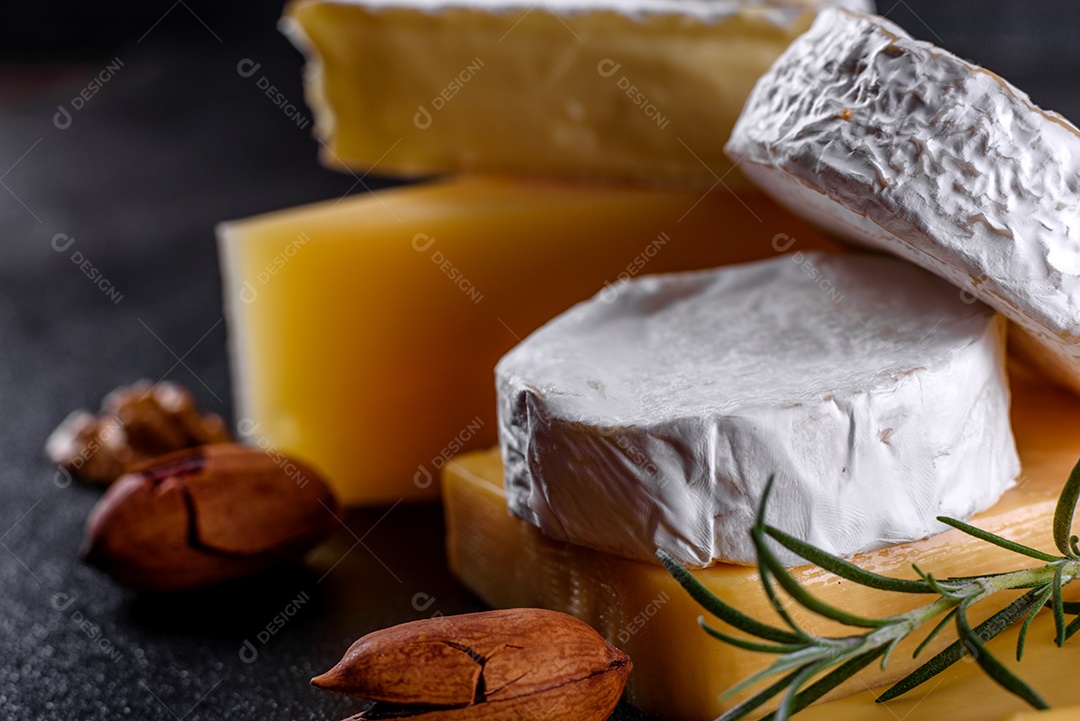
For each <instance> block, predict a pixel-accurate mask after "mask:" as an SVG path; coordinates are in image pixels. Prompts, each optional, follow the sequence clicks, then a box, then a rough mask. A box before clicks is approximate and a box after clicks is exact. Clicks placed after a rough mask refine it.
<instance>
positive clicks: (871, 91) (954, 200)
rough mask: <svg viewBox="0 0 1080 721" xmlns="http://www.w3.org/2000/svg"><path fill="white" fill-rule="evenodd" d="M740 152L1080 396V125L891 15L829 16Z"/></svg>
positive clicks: (735, 142) (798, 45)
mask: <svg viewBox="0 0 1080 721" xmlns="http://www.w3.org/2000/svg"><path fill="white" fill-rule="evenodd" d="M728 153H729V154H730V155H731V157H732V158H735V159H737V160H738V161H739V167H740V169H742V171H743V172H744V173H745V174H746V175H748V176H749V177H750V178H751V179H752V180H753V181H754V182H756V183H757V184H758V185H760V186H761V187H762V188H764V189H766V190H767V191H769V192H770V193H772V194H773V195H774V196H775V197H776V198H777V199H778V200H780V201H781V202H782V203H784V204H786V205H787V206H789V207H790V208H792V209H793V210H794V211H795V212H798V213H800V214H802V215H804V216H805V217H807V218H810V219H812V220H813V221H815V222H816V223H818V224H820V225H821V226H823V227H825V228H827V229H829V230H831V231H834V232H836V233H838V234H840V235H841V236H843V237H846V238H848V239H850V240H852V241H854V242H856V243H859V244H863V245H867V246H871V247H874V248H879V249H883V250H888V251H891V252H893V253H896V254H897V255H899V256H901V257H903V258H906V259H907V260H909V261H912V262H914V263H916V264H918V265H921V266H922V267H924V268H926V269H928V270H930V271H932V272H934V273H937V274H939V275H941V276H943V277H945V278H947V279H948V280H950V281H952V282H953V283H954V284H956V285H957V286H959V287H960V288H962V289H964V291H965V293H967V294H970V296H969V297H973V298H979V299H981V300H983V301H984V302H986V303H988V304H989V305H991V306H993V307H994V308H996V309H997V310H999V311H1000V312H1001V313H1003V314H1005V315H1006V316H1008V317H1009V318H1010V319H1011V320H1013V321H1015V323H1016V324H1017V326H1019V331H1018V332H1017V333H1015V334H1014V338H1015V340H1016V341H1017V345H1018V347H1020V348H1021V349H1022V350H1024V351H1025V352H1026V354H1027V355H1028V356H1030V357H1031V358H1033V359H1034V360H1035V361H1037V362H1038V363H1040V365H1041V366H1042V367H1043V369H1044V372H1046V373H1048V374H1049V375H1050V376H1051V377H1053V378H1054V379H1056V380H1058V381H1060V382H1062V383H1065V384H1067V385H1069V386H1070V387H1071V388H1073V389H1074V390H1077V391H1080V180H1078V178H1080V175H1078V169H1080V130H1077V128H1076V127H1074V126H1073V125H1071V124H1070V123H1069V122H1068V121H1066V120H1065V119H1064V118H1062V117H1061V116H1060V115H1057V114H1055V113H1050V112H1046V111H1044V110H1042V109H1040V108H1038V107H1036V106H1035V105H1034V104H1032V102H1031V100H1029V99H1028V97H1027V95H1025V94H1024V93H1023V92H1021V91H1019V90H1017V89H1016V88H1015V87H1013V86H1012V85H1010V84H1009V83H1007V82H1006V81H1004V80H1003V79H1001V78H1000V77H998V76H997V75H994V74H993V73H991V72H989V71H987V70H984V69H982V68H980V67H976V66H974V65H972V64H970V63H968V62H965V61H964V60H961V59H960V58H958V57H956V56H954V55H951V54H950V53H948V52H946V51H945V50H942V49H941V48H938V47H935V46H933V45H931V44H929V43H925V42H921V41H918V40H914V39H912V38H911V37H910V36H909V35H908V34H907V33H905V32H904V31H903V30H902V29H900V28H899V27H897V26H896V25H894V24H893V23H891V22H889V21H887V20H884V19H883V18H879V17H874V16H870V15H863V14H859V13H853V12H849V11H847V10H842V9H835V8H834V9H830V10H827V11H824V12H823V13H822V14H821V15H820V16H819V18H818V19H817V20H816V21H815V23H814V25H813V27H812V28H811V29H810V31H809V32H807V33H806V34H805V35H803V36H802V37H801V38H799V39H798V40H797V41H796V42H795V43H793V44H792V45H791V47H790V48H788V50H787V51H786V52H785V53H784V54H783V56H781V58H780V59H779V60H778V61H777V62H776V64H775V65H773V67H772V69H771V70H770V71H769V72H768V73H767V74H766V75H765V76H764V77H763V78H762V79H761V81H760V82H759V83H758V84H757V87H756V88H755V89H754V92H753V93H752V94H751V96H750V99H749V100H748V101H747V105H746V109H745V110H744V112H743V115H742V117H741V118H740V120H739V122H738V124H737V125H736V127H735V130H734V132H733V135H732V138H731V141H730V143H729V145H728Z"/></svg>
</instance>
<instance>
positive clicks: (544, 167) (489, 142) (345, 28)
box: [282, 0, 869, 188]
mask: <svg viewBox="0 0 1080 721" xmlns="http://www.w3.org/2000/svg"><path fill="white" fill-rule="evenodd" d="M825 4H834V3H830V2H825V1H823V0H805V1H804V2H801V3H792V2H748V1H746V0H742V1H740V2H731V3H723V4H721V3H708V2H701V3H696V2H674V1H671V2H652V1H650V0H638V1H635V0H630V1H628V2H618V1H609V0H599V2H597V1H596V0H592V1H590V2H585V3H582V2H576V3H575V2H564V3H560V2H554V3H547V2H544V3H534V2H532V1H531V0H528V1H523V0H506V2H485V1H484V0H458V1H456V2H452V3H448V4H446V5H442V4H440V3H438V2H431V1H430V0H401V1H400V2H383V1H381V0H373V1H354V0H299V1H298V2H293V3H292V4H290V5H289V6H288V9H287V11H286V15H285V18H284V19H283V22H282V27H283V28H284V29H285V31H286V33H287V34H288V35H289V36H290V37H291V38H292V39H293V41H294V42H295V43H296V44H297V46H298V47H300V48H301V49H302V50H304V51H305V53H306V54H307V57H308V68H307V97H308V102H309V104H310V105H311V106H312V107H313V109H314V111H315V119H316V132H317V134H318V135H319V136H320V137H321V138H322V139H323V141H324V143H325V146H324V152H323V160H324V162H326V163H327V164H329V165H331V166H346V167H350V168H354V169H357V170H364V171H368V170H374V171H375V172H377V173H380V174H384V175H385V174H391V175H405V176H414V175H423V174H432V173H441V172H447V171H457V170H462V169H465V170H473V171H485V172H500V173H502V172H506V173H515V174H518V173H520V174H527V175H532V176H535V175H548V176H563V177H566V176H569V177H603V178H617V179H627V178H632V179H639V180H644V181H648V182H677V183H688V184H696V185H700V186H702V187H706V188H707V187H712V186H714V185H715V184H716V181H717V179H718V178H721V177H725V176H727V175H728V171H729V170H730V169H731V162H730V160H729V159H728V158H727V156H726V155H725V154H724V151H723V147H724V143H725V142H726V141H727V138H728V136H729V135H730V133H731V129H732V127H733V126H734V123H735V120H736V119H737V118H738V116H739V113H740V111H741V110H742V107H743V103H744V102H745V100H746V98H747V96H748V95H749V93H750V90H751V89H752V88H753V85H754V83H755V82H756V81H757V79H758V78H759V77H760V76H761V75H762V74H763V73H764V72H765V71H766V70H767V69H768V68H769V66H770V65H771V64H772V62H773V61H774V60H775V59H776V58H777V57H778V56H779V55H780V53H781V52H782V51H783V50H784V49H785V48H786V47H787V46H788V44H789V43H790V42H791V40H792V39H794V38H795V37H796V36H798V35H799V34H801V33H802V32H803V31H804V30H806V29H807V28H808V27H809V24H810V22H811V21H812V19H813V17H814V11H815V9H816V8H818V7H820V6H822V5H825ZM844 4H847V5H848V6H851V7H859V8H867V7H868V6H869V3H868V2H863V1H861V0H848V1H847V2H845V3H844ZM734 180H735V179H734V177H732V176H728V177H726V181H727V182H728V183H731V182H733V181H734Z"/></svg>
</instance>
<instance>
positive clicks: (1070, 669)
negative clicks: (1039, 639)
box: [1004, 617, 1080, 721]
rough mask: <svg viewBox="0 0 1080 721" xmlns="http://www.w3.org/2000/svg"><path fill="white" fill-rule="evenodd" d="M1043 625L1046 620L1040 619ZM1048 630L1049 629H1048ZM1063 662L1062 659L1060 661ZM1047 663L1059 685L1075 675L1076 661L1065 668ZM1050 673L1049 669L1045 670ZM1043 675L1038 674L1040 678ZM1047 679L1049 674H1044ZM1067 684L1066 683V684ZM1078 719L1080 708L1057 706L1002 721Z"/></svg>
mask: <svg viewBox="0 0 1080 721" xmlns="http://www.w3.org/2000/svg"><path fill="white" fill-rule="evenodd" d="M1040 620H1041V621H1043V623H1044V625H1045V622H1046V618H1045V617H1043V618H1042V619H1040ZM1048 630H1049V628H1048ZM1062 660H1064V659H1062ZM1047 663H1049V664H1053V665H1054V666H1056V667H1057V673H1058V683H1061V680H1062V679H1068V678H1070V676H1071V675H1075V674H1076V660H1075V659H1073V660H1072V665H1070V666H1066V665H1064V664H1060V665H1059V663H1058V659H1047ZM1046 670H1047V671H1050V669H1046ZM1041 675H1043V674H1042V673H1040V676H1041ZM1045 675H1046V676H1047V677H1049V673H1047V674H1045ZM1067 683H1069V682H1068V681H1066V684H1067ZM1077 719H1080V706H1059V707H1057V708H1054V709H1051V710H1049V711H1031V710H1029V711H1019V712H1017V713H1014V714H1011V715H1010V716H1009V717H1008V718H1007V719H1004V721H1076V720H1077Z"/></svg>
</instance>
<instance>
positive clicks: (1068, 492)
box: [656, 462, 1080, 721]
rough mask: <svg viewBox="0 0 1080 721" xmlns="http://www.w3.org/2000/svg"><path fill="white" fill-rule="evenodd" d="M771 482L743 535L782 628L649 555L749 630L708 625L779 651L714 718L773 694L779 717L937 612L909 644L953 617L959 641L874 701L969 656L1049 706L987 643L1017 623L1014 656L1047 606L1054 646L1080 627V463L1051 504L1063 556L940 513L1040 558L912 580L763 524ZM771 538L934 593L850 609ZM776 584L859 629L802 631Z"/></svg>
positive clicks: (903, 587)
mask: <svg viewBox="0 0 1080 721" xmlns="http://www.w3.org/2000/svg"><path fill="white" fill-rule="evenodd" d="M773 481H774V479H773V478H769V480H768V483H767V484H766V487H765V492H764V494H763V495H762V499H761V503H760V505H759V508H758V516H757V519H756V521H755V523H754V526H753V528H752V529H751V532H750V533H751V537H752V539H753V542H754V548H755V550H756V552H757V559H758V572H759V575H760V578H761V583H762V586H763V587H764V590H765V594H766V597H767V598H768V600H769V603H770V605H771V606H772V607H773V609H774V610H775V611H776V612H777V614H778V615H779V617H780V620H781V621H783V624H784V625H785V626H787V628H781V627H777V626H774V625H770V624H766V623H762V622H761V621H758V620H756V619H754V618H752V617H750V616H748V615H746V614H745V613H743V612H742V611H739V610H738V609H736V608H734V607H733V606H731V605H730V604H728V603H726V602H725V601H723V600H722V599H720V598H718V597H717V596H716V595H714V594H713V593H712V592H710V591H709V590H708V589H707V588H705V587H704V586H703V585H701V584H700V583H698V581H697V580H696V579H695V578H694V577H693V575H691V574H690V573H689V572H688V571H687V570H686V569H685V568H683V567H682V565H681V564H680V563H679V562H678V561H677V560H675V558H674V557H673V556H671V555H670V554H669V553H667V552H666V551H664V550H659V551H657V553H656V555H657V558H659V559H660V562H661V563H663V564H664V566H665V567H666V568H667V569H668V571H669V572H670V573H671V574H672V576H674V578H675V580H676V581H678V582H679V584H680V585H681V586H682V587H683V588H684V589H685V590H686V591H687V592H688V593H689V594H690V595H691V597H693V598H694V600H696V601H697V602H698V603H699V604H700V605H701V606H702V608H704V609H705V610H706V611H708V612H709V613H711V614H712V615H713V616H715V617H717V618H718V619H720V620H721V621H722V622H724V623H726V624H727V625H729V626H731V627H733V628H735V629H737V630H739V631H742V632H743V633H744V634H747V635H748V636H750V638H745V637H742V636H736V635H732V634H729V633H726V632H724V631H721V630H719V629H717V628H714V627H713V626H711V625H709V624H707V623H706V622H705V621H704V619H699V622H700V623H701V626H702V628H703V629H704V630H705V632H706V633H708V634H709V635H711V636H712V637H714V638H716V639H718V640H720V641H723V642H724V643H728V644H731V645H734V646H737V647H739V648H743V649H747V650H750V651H755V652H760V653H770V654H775V655H776V656H777V658H776V660H775V661H773V663H772V664H770V665H769V666H768V667H766V668H765V669H763V670H761V671H759V672H758V673H756V674H754V675H752V676H750V677H749V678H747V679H745V680H744V681H742V682H741V683H739V684H738V685H736V686H735V687H734V688H732V689H731V690H729V691H728V692H727V694H728V695H729V696H731V695H734V694H738V693H741V692H743V691H745V690H747V689H749V688H752V687H755V686H757V685H759V684H761V683H763V682H766V681H769V683H768V685H767V686H765V687H764V688H762V689H761V690H760V691H758V692H757V693H755V694H754V695H753V696H751V697H749V698H748V699H746V700H745V701H743V702H742V703H740V704H738V705H737V706H735V707H734V708H732V709H731V710H729V711H728V712H726V713H725V714H723V715H722V716H720V718H719V719H717V721H736V720H737V719H741V718H744V717H746V716H748V715H749V714H751V713H753V712H754V711H756V710H757V709H759V708H760V707H762V706H764V705H765V704H766V703H769V702H770V701H772V700H773V699H775V698H776V697H777V696H779V697H780V701H779V706H778V708H777V710H776V711H774V712H773V713H772V714H770V715H768V716H767V717H766V718H767V719H769V720H770V721H786V719H788V718H789V717H790V716H791V715H792V714H795V713H797V712H799V711H801V710H802V709H804V708H806V707H807V706H809V705H810V704H811V703H813V702H814V701H817V700H818V699H820V698H821V697H822V696H824V695H825V694H827V693H828V692H829V691H832V690H833V689H834V688H836V687H837V686H839V685H840V684H842V683H843V682H845V681H847V680H848V679H849V678H851V677H852V676H854V675H855V674H856V673H858V672H859V671H861V670H862V669H864V668H866V667H867V666H869V665H870V664H872V663H874V662H875V661H877V660H878V659H881V667H882V668H885V665H886V664H887V663H888V660H889V656H890V654H891V653H892V650H893V649H894V648H895V647H896V645H897V644H898V643H900V642H901V641H903V640H904V639H906V638H908V637H909V636H911V635H912V634H914V633H915V632H916V631H917V630H918V629H920V628H922V627H923V626H924V625H926V624H928V623H929V622H931V621H934V620H935V619H938V620H937V622H936V624H935V625H934V627H933V628H932V630H931V631H930V632H929V633H928V634H927V635H926V637H925V638H924V639H923V640H922V642H921V643H920V644H919V645H918V647H917V648H916V649H915V652H914V654H913V657H915V658H917V657H918V656H919V655H920V654H921V653H922V652H923V651H924V650H925V649H926V647H927V646H928V645H929V644H930V642H931V641H932V640H933V639H934V638H935V637H937V636H938V634H939V633H940V632H941V631H942V630H943V629H944V628H945V627H946V626H947V625H949V623H950V622H952V623H954V624H955V626H956V633H957V640H956V641H955V642H953V643H952V644H950V645H949V646H947V647H946V648H945V649H943V650H942V651H941V652H940V653H938V654H937V655H936V656H934V657H933V658H931V659H930V660H928V661H926V662H925V663H923V664H922V665H921V666H919V667H918V668H917V669H915V670H914V671H912V672H911V673H910V674H908V675H907V676H906V677H904V678H903V679H901V680H900V681H898V682H897V683H896V684H894V685H893V686H892V687H891V688H889V689H888V690H887V691H885V693H883V694H882V695H881V696H879V697H878V699H877V700H878V702H879V703H881V702H884V701H889V700H891V699H894V698H896V697H897V696H900V695H901V694H904V693H906V692H908V691H910V690H912V689H913V688H916V687H918V686H920V685H922V684H923V683H925V682H926V681H928V680H929V679H931V678H933V677H934V676H936V675H937V674H939V673H941V672H942V671H944V670H945V669H947V668H949V667H950V666H951V665H953V664H954V663H956V662H957V661H959V660H960V659H962V658H964V657H965V656H967V655H969V654H971V655H973V656H974V658H975V661H976V663H978V664H979V666H980V668H982V670H983V671H984V672H985V673H986V674H987V675H988V676H989V677H990V678H991V679H993V680H994V681H995V682H997V683H998V684H999V685H1000V686H1002V687H1003V688H1005V689H1006V690H1008V691H1010V692H1011V693H1013V694H1016V695H1017V696H1019V697H1020V698H1022V699H1024V701H1026V702H1027V703H1028V704H1030V705H1031V706H1033V707H1035V708H1039V709H1043V708H1047V703H1046V701H1045V700H1044V699H1043V697H1042V696H1040V695H1039V693H1038V692H1037V691H1036V690H1035V689H1033V688H1032V687H1031V686H1029V685H1028V684H1027V683H1025V682H1024V681H1023V680H1022V679H1021V678H1020V677H1018V676H1017V675H1016V674H1014V673H1013V672H1012V671H1010V670H1009V669H1008V668H1006V667H1005V665H1004V664H1002V663H1001V662H1000V661H999V660H998V659H997V658H996V657H995V656H994V655H993V654H991V653H990V651H988V650H987V648H986V643H987V642H988V641H990V640H991V639H993V638H994V637H995V636H997V635H998V634H1000V633H1001V632H1002V631H1004V630H1005V629H1007V628H1010V627H1011V626H1013V625H1014V624H1017V623H1021V622H1022V625H1021V627H1020V633H1019V636H1018V638H1017V645H1016V658H1017V660H1020V659H1021V658H1022V657H1023V653H1024V644H1025V642H1026V639H1027V633H1028V629H1029V628H1030V626H1031V623H1032V621H1033V620H1034V618H1035V615H1036V614H1037V613H1038V612H1039V611H1040V610H1041V609H1042V608H1043V607H1045V606H1049V607H1050V609H1051V611H1052V613H1053V614H1054V628H1055V642H1056V643H1057V645H1058V646H1061V645H1063V644H1064V643H1065V641H1066V640H1068V639H1069V638H1071V637H1072V636H1073V635H1074V634H1076V633H1077V632H1078V631H1080V603H1072V602H1068V601H1065V600H1064V599H1063V598H1062V588H1063V587H1064V586H1066V585H1067V584H1069V583H1070V582H1072V581H1073V580H1074V579H1076V578H1078V577H1080V538H1078V537H1077V536H1076V535H1074V534H1073V526H1072V521H1073V516H1074V514H1075V513H1076V505H1077V501H1078V500H1080V462H1078V463H1077V464H1076V466H1075V467H1074V468H1073V470H1072V473H1070V474H1069V478H1068V480H1067V481H1066V483H1065V487H1064V489H1062V492H1061V495H1060V496H1059V498H1058V503H1057V507H1056V508H1055V510H1054V543H1055V545H1056V546H1057V549H1058V551H1060V552H1061V555H1060V556H1054V555H1052V554H1049V553H1044V552H1043V551H1040V550H1038V549H1035V548H1031V547H1029V546H1025V545H1023V544H1020V543H1016V542H1015V541H1010V540H1009V539H1007V538H1002V537H1001V536H998V535H996V534H993V533H990V532H988V531H984V530H981V529H979V528H976V527H975V526H972V525H970V524H967V523H964V522H962V521H957V520H955V519H952V518H945V517H941V518H939V519H938V520H940V521H941V522H942V523H945V524H947V525H949V526H951V527H953V528H955V529H957V530H959V531H962V532H963V533H966V534H968V535H970V536H973V537H975V538H978V539H980V540H982V541H986V542H987V543H992V544H994V545H996V546H999V547H1001V548H1003V549H1005V550H1008V551H1011V552H1013V553H1017V554H1019V555H1022V556H1026V557H1029V558H1034V559H1037V560H1039V561H1042V562H1043V563H1044V564H1045V565H1043V566H1041V567H1037V568H1025V569H1020V570H1015V571H1008V572H1004V573H989V574H985V575H981V576H963V577H953V578H945V579H936V578H934V577H933V576H932V575H930V574H928V573H924V572H923V571H922V570H920V569H919V567H918V566H913V568H914V570H915V573H916V574H917V575H918V576H919V579H918V580H910V579H900V578H892V577H890V576H883V575H881V574H877V573H873V572H871V571H867V570H865V569H862V568H859V567H858V566H856V565H855V564H853V563H851V562H850V561H846V560H844V559H842V558H838V557H836V556H833V555H831V554H829V553H827V552H826V551H823V550H821V549H819V548H817V547H816V546H813V545H812V544H809V543H806V542H805V541H801V540H799V539H797V538H795V537H794V536H791V535H789V534H787V533H785V532H783V531H781V530H779V529H777V528H774V527H773V526H770V525H769V524H767V523H766V522H765V511H766V508H767V506H768V500H769V495H770V493H771V491H772V487H773ZM768 539H771V540H772V541H773V542H775V543H778V544H779V545H780V546H782V547H784V548H786V549H787V550H789V551H791V552H792V553H795V554H797V555H798V556H800V557H802V558H804V559H806V560H807V561H808V562H810V563H813V564H815V565H817V566H819V567H820V568H822V569H825V570H827V571H829V572H831V573H833V574H835V575H837V576H839V577H840V578H843V579H846V580H848V581H851V582H853V583H857V584H859V585H861V586H866V587H868V588H874V589H879V590H883V591H893V592H896V593H912V594H925V595H928V596H934V597H935V598H934V599H933V600H932V601H930V602H928V603H926V604H924V605H922V606H919V607H918V608H915V609H912V610H911V611H907V612H906V613H900V614H897V615H894V616H886V617H883V618H871V617H865V616H859V615H857V614H853V613H850V612H848V611H845V610H844V609H841V608H837V607H835V606H833V605H830V604H828V603H826V602H824V601H822V600H821V599H819V598H817V597H816V596H814V595H813V594H812V593H810V591H808V590H807V589H806V588H804V587H803V586H802V585H801V584H800V583H799V582H798V581H797V580H796V579H795V577H794V576H792V575H791V573H790V572H789V571H788V569H787V568H785V567H784V565H783V564H782V563H781V562H780V561H779V559H778V558H777V557H776V554H775V553H774V552H773V550H772V548H770V542H769V540H768ZM774 583H775V584H776V585H779V586H780V588H782V589H783V590H784V591H785V593H786V594H787V595H788V596H790V597H791V598H792V599H793V600H794V601H795V602H796V603H798V604H799V605H801V606H802V607H803V608H805V609H807V610H809V611H812V612H813V613H815V614H817V615H819V616H822V617H824V618H828V619H831V620H833V621H836V622H838V623H840V624H843V625H845V626H849V627H851V628H853V629H860V630H862V631H861V633H860V632H853V633H852V635H847V636H821V635H816V634H812V633H809V632H807V631H806V630H805V629H803V628H802V627H800V626H799V625H798V624H797V623H796V622H795V620H794V619H793V618H792V617H791V615H790V614H789V613H788V610H787V609H786V608H785V607H784V605H783V603H782V602H781V600H780V598H779V596H778V594H777V591H776V588H775V586H774ZM1018 589H1028V590H1027V592H1026V593H1024V594H1023V595H1021V596H1020V597H1018V598H1016V599H1014V600H1013V601H1012V602H1011V603H1009V604H1008V605H1006V606H1005V607H1004V608H1002V609H1001V610H999V611H998V612H997V613H995V614H994V615H992V616H990V617H989V618H988V619H986V620H985V621H983V622H982V623H980V624H978V625H976V626H972V625H971V623H970V621H969V620H968V612H969V611H970V609H971V607H972V606H974V605H975V604H977V603H980V602H982V601H984V600H985V599H987V598H989V597H990V596H992V595H994V594H996V593H999V592H1001V591H1010V590H1018ZM1070 615H1071V616H1074V618H1073V619H1072V620H1071V621H1068V622H1067V619H1066V616H1070ZM777 677H779V678H777Z"/></svg>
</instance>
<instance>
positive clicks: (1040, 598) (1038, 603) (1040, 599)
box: [1016, 586, 1054, 661]
mask: <svg viewBox="0 0 1080 721" xmlns="http://www.w3.org/2000/svg"><path fill="white" fill-rule="evenodd" d="M1053 592H1054V589H1053V588H1052V587H1051V586H1046V587H1045V588H1041V589H1039V591H1038V595H1037V596H1036V597H1035V606H1034V608H1032V609H1031V610H1030V611H1029V612H1028V615H1027V618H1025V619H1024V625H1023V626H1021V627H1020V634H1019V635H1018V636H1017V637H1016V660H1017V661H1020V660H1022V659H1023V658H1024V644H1025V643H1026V642H1027V634H1028V629H1029V628H1031V622H1032V621H1034V620H1035V617H1036V616H1038V615H1039V611H1041V610H1042V607H1043V606H1044V605H1045V604H1046V601H1047V599H1048V598H1050V594H1052V593H1053Z"/></svg>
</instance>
